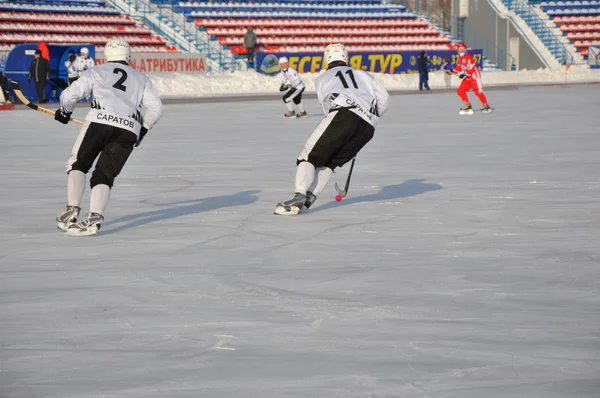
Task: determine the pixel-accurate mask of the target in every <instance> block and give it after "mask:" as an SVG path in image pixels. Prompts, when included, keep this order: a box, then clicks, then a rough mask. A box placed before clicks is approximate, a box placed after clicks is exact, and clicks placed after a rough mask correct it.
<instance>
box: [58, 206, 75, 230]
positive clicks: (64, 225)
mask: <svg viewBox="0 0 600 398" xmlns="http://www.w3.org/2000/svg"><path fill="white" fill-rule="evenodd" d="M80 211H81V208H79V207H77V206H69V205H67V208H66V209H65V210H64V211H62V212H61V213H59V214H58V215H57V216H56V223H57V226H58V229H60V230H61V231H66V230H67V229H69V227H70V226H71V225H73V224H75V223H76V222H77V217H79V212H80Z"/></svg>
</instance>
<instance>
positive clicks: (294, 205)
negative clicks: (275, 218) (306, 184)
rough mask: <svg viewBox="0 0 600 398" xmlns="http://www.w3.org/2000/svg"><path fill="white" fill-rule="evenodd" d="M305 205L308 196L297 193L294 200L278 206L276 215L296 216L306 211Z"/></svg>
mask: <svg viewBox="0 0 600 398" xmlns="http://www.w3.org/2000/svg"><path fill="white" fill-rule="evenodd" d="M305 203H306V195H303V194H301V193H298V192H296V193H295V194H294V197H293V198H292V199H290V200H286V201H285V202H281V203H278V204H277V206H276V207H275V214H277V215H281V216H290V215H296V214H298V213H300V212H301V211H302V210H303V209H304V206H305Z"/></svg>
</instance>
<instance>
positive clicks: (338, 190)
mask: <svg viewBox="0 0 600 398" xmlns="http://www.w3.org/2000/svg"><path fill="white" fill-rule="evenodd" d="M334 187H335V190H336V191H337V193H338V195H340V196H341V197H342V198H345V197H346V195H347V193H348V192H346V191H344V190H343V189H342V188H340V186H339V185H338V183H337V182H336V183H335V185H334Z"/></svg>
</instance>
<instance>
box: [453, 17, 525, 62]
mask: <svg viewBox="0 0 600 398" xmlns="http://www.w3.org/2000/svg"><path fill="white" fill-rule="evenodd" d="M463 29H464V37H465V38H466V39H467V40H466V41H467V42H469V43H473V44H472V47H473V48H481V49H482V50H483V56H484V57H485V58H487V59H488V60H490V61H491V62H492V63H493V64H495V65H496V68H497V69H502V70H507V71H513V70H516V69H517V61H516V59H515V57H513V56H512V55H511V54H510V53H508V52H507V51H506V50H504V49H503V48H500V47H498V46H497V45H496V44H495V43H494V41H492V40H489V39H488V38H486V37H485V36H483V35H481V34H478V33H477V32H476V31H475V30H474V29H471V27H470V26H469V25H468V24H464V28H463Z"/></svg>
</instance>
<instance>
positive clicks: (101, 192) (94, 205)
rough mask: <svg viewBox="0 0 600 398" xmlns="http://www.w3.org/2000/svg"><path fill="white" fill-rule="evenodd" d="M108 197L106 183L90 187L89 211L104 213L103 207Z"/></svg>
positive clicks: (108, 191)
mask: <svg viewBox="0 0 600 398" xmlns="http://www.w3.org/2000/svg"><path fill="white" fill-rule="evenodd" d="M109 199H110V187H109V186H108V185H106V184H98V185H96V186H95V187H94V188H92V197H91V198H90V213H98V214H104V209H105V208H106V205H107V203H108V200H109Z"/></svg>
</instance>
